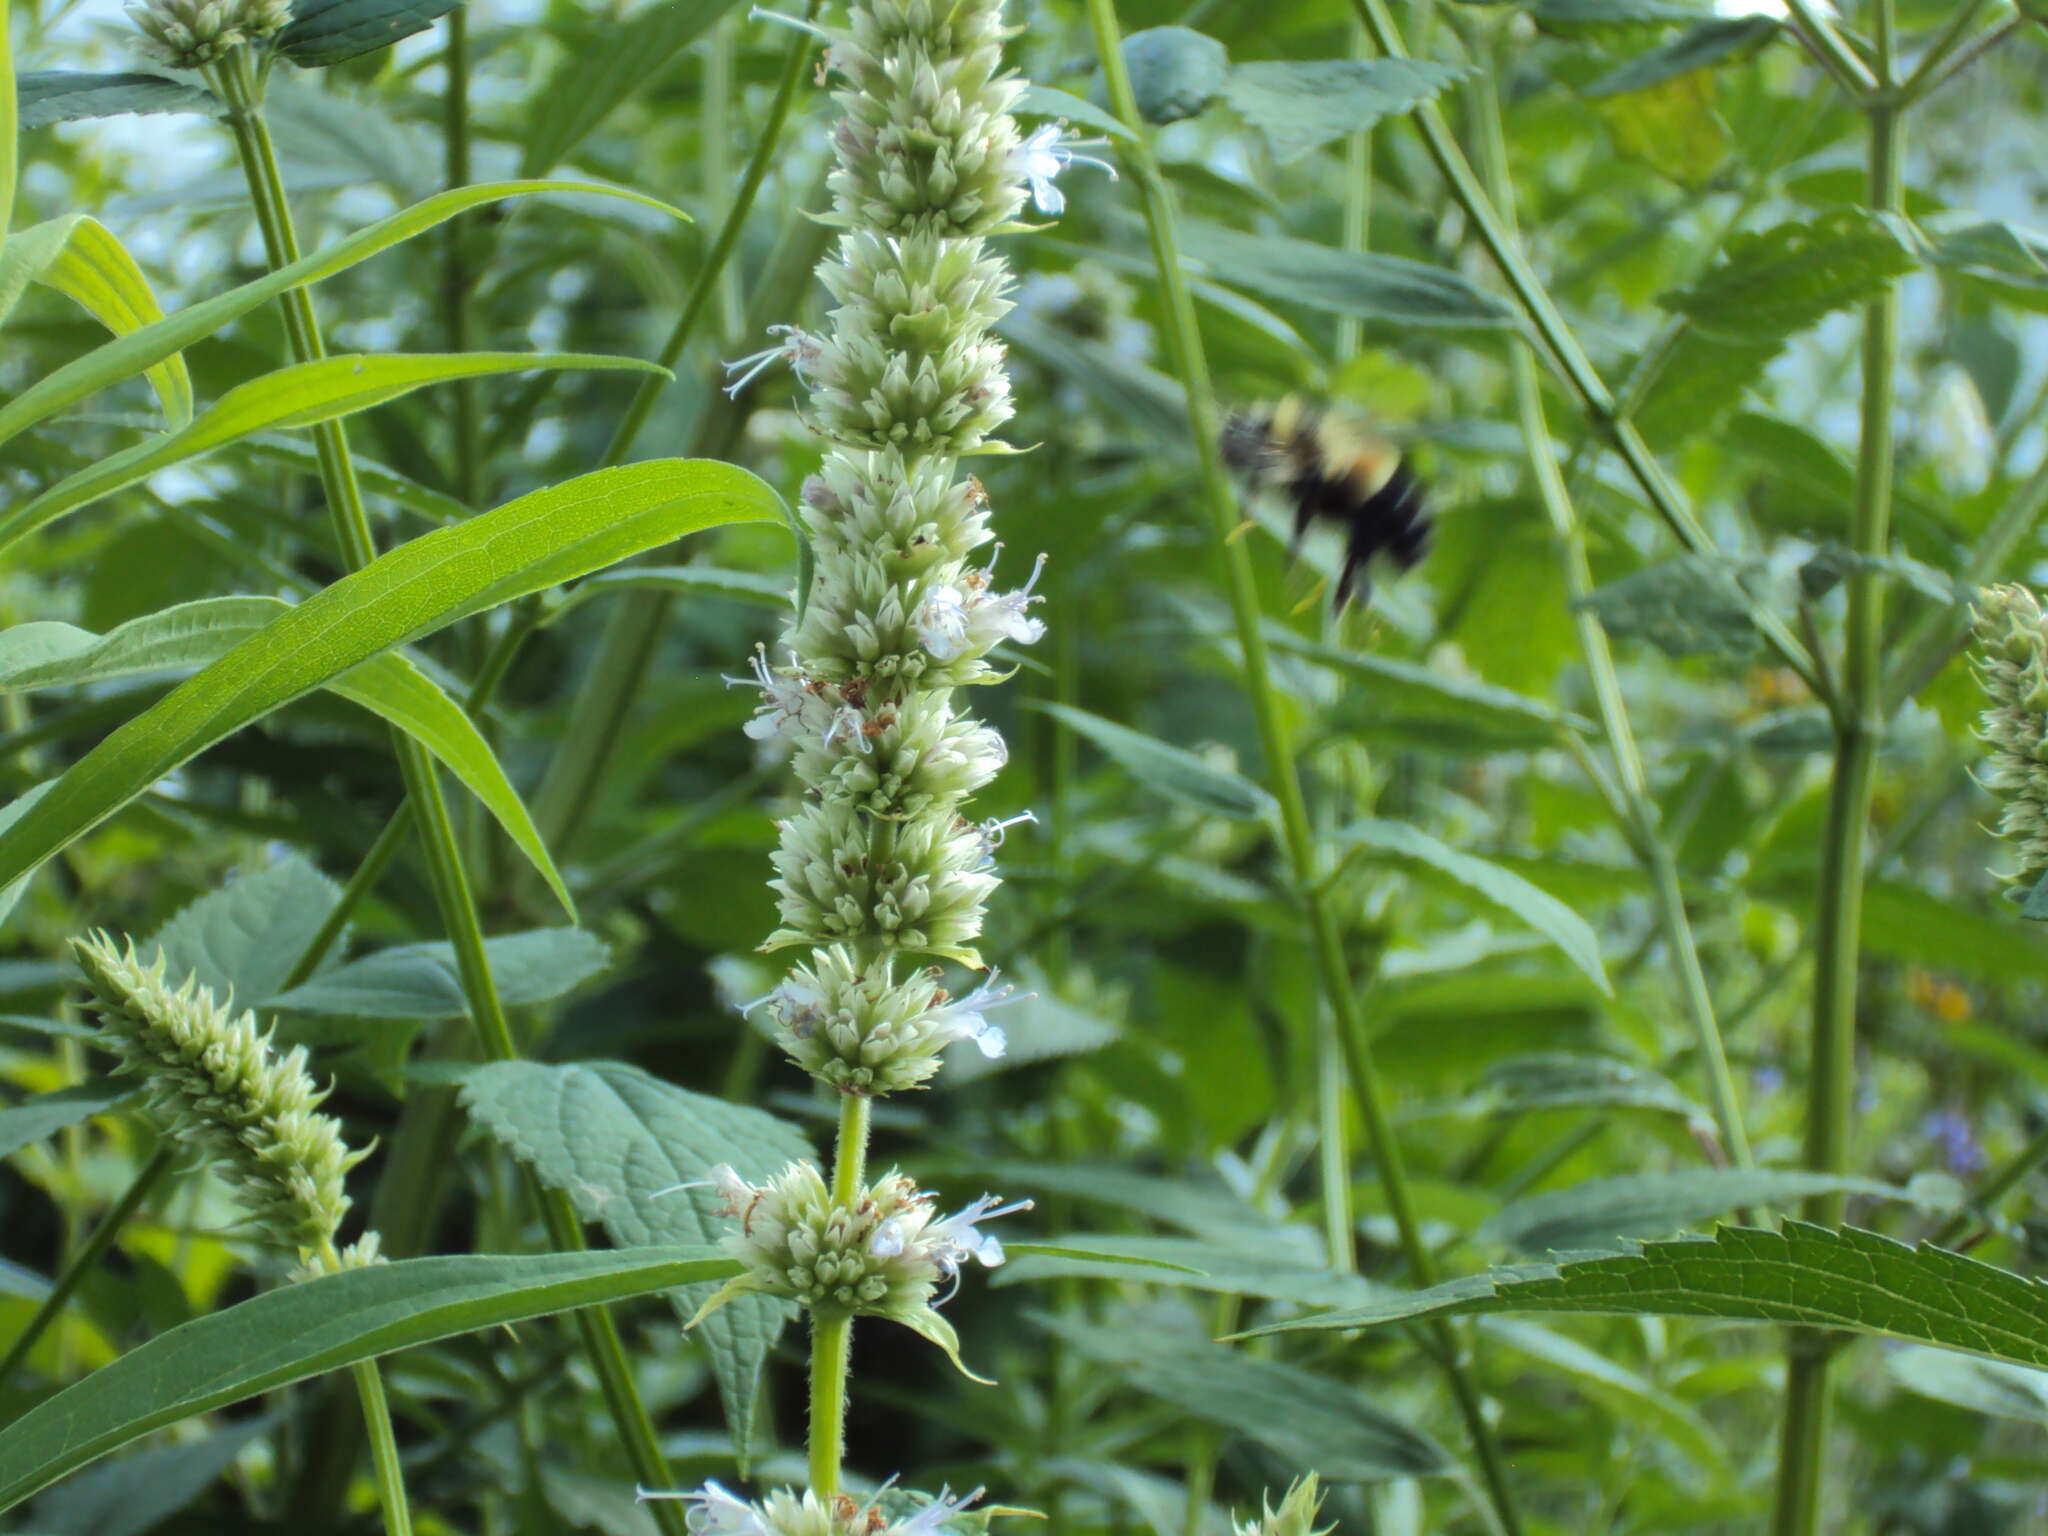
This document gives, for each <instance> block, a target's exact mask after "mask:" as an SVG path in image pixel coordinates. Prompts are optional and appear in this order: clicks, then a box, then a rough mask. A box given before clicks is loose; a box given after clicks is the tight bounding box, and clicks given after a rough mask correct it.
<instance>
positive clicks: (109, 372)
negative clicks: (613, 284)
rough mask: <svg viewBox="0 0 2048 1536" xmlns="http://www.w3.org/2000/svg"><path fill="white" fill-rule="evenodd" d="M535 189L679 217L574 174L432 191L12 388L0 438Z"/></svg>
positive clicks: (0, 419) (0, 416)
mask: <svg viewBox="0 0 2048 1536" xmlns="http://www.w3.org/2000/svg"><path fill="white" fill-rule="evenodd" d="M539 192H578V193H588V194H592V195H596V196H604V197H623V198H625V199H627V200H628V201H630V202H636V203H644V204H646V205H647V206H648V207H650V208H658V209H660V210H661V211H662V212H664V213H667V214H670V215H673V216H674V217H676V218H681V217H682V214H681V213H680V212H679V211H678V210H676V209H674V208H671V207H669V206H668V204H666V203H662V202H658V201H656V200H655V199H654V198H651V197H647V196H645V195H643V194H641V193H638V192H633V191H629V190H627V189H625V188H623V187H605V186H591V185H587V184H583V183H579V182H573V181H500V182H486V183H483V184H480V185H477V186H471V187H455V188H452V189H451V190H449V191H447V192H441V193H437V194H436V195H435V196H433V197H430V198H427V199H426V200H425V201H423V202H419V203H415V204H413V206H412V207H410V208H402V209H400V210H399V211H398V212H397V213H394V214H392V215H391V216H390V217H389V218H385V219H380V220H378V221H377V222H376V223H375V224H372V225H369V226H368V227H367V228H364V229H359V230H357V231H356V232H355V233H354V234H352V235H349V236H347V237H346V238H344V239H341V240H337V241H336V242H335V243H334V244H333V245H330V246H328V247H327V248H326V249H325V250H320V251H315V252H314V253H313V254H312V255H310V256H306V257H302V258H301V259H300V260H298V261H295V262H292V263H290V264H289V265H287V266H283V267H279V268H278V269H277V270H276V271H274V272H269V273H266V274H265V275H264V276H262V277H259V278H256V279H254V280H253V281H251V282H247V283H244V284H242V285H241V286H240V287H239V288H231V289H229V290H228V291H227V292H226V293H222V294H216V295H215V296H214V297H213V298H210V299H206V300H202V301H201V302H200V303H197V304H191V305H187V306H186V307H185V308H184V309H180V310H176V311H174V312H173V313H171V314H168V315H166V316H165V317H164V318H163V319H161V320H158V321H156V322H154V323H153V324H150V325H145V326H143V327H142V328H141V329H139V330H136V331H134V332H131V333H130V334H128V335H126V336H122V337H118V338H116V339H115V340H113V341H110V342H108V343H107V344H106V345H104V346H100V347H95V348H94V349H93V350H92V351H90V352H88V353H86V354H85V356H83V357H79V358H74V359H72V361H70V362H68V363H66V364H65V365H64V366H63V367H61V368H59V369H57V370H56V371H55V372H54V373H51V374H48V375H46V376H44V377H43V378H41V379H39V380H37V381H36V383H34V384H32V385H30V386H29V387H28V388H27V389H25V390H23V391H22V392H21V393H20V394H18V395H16V396H15V397H14V398H13V399H12V400H10V401H8V402H7V403H6V404H5V405H0V443H4V442H6V441H7V440H8V439H10V438H12V437H15V436H16V435H18V434H20V433H22V432H25V431H27V430H28V429H29V428H30V427H32V426H34V425H36V423H38V422H40V421H45V420H47V419H48V418H49V417H51V416H53V415H55V414H56V413H57V412H58V411H61V410H63V409H64V408H65V407H66V406H69V405H74V404H76V403H77V402H78V401H80V400H83V399H84V398H85V397H86V396H87V395H90V394H92V393H94V392H95V391H97V390H101V389H104V388H106V387H107V386H108V385H110V384H117V383H119V382H120V381H121V380H123V379H125V378H129V377H131V376H133V375H135V374H138V373H141V372H143V371H144V370H145V369H147V368H149V367H151V366H153V365H154V364H156V363H159V362H162V361H163V360H164V359H165V358H167V357H169V356H171V355H172V354H173V353H175V352H178V351H181V350H182V349H183V348H185V347H188V346H190V345H191V344H192V343H193V342H195V341H198V340H200V339H201V338H203V337H207V336H211V335H212V334H213V333H214V332H215V331H217V330H219V329H220V328H221V327H222V326H224V325H226V324H227V323H228V322H229V321H231V320H234V319H237V318H239V317H240V316H242V315H245V314H247V313H248V312H249V311H250V310H252V309H255V308H256V307H257V306H259V305H261V304H265V303H268V302H269V301H270V300H271V299H274V298H276V297H277V296H278V295H279V294H281V293H283V292H285V291H286V290H287V289H290V288H299V287H303V286H305V285H306V284H308V283H315V282H318V281H320V280H321V279H322V278H325V277H331V276H333V275H334V274H335V273H337V272H342V271H346V270H347V269H348V268H350V267H352V266H354V265H355V264H356V263H357V262H360V261H364V260H366V259H368V258H369V257H371V256H375V255H376V254H377V253H378V252H380V251H385V250H389V249H390V248H391V247H392V246H394V245H399V244H402V243H403V242H405V241H407V240H410V239H411V238H412V237H413V236H414V235H417V234H420V233H422V232H423V231H425V230H429V229H432V228H433V227H434V226H435V225H437V224H440V223H443V222H444V221H446V220H448V219H452V218H453V217H455V215H456V214H458V213H461V212H463V211H464V210H466V209H469V208H474V207H477V206H478V205H479V204H482V203H491V202H497V201H499V200H501V199H503V198H508V197H526V196H530V195H532V194H535V193H539Z"/></svg>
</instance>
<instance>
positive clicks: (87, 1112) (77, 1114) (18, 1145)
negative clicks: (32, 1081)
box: [0, 1078, 136, 1157]
mask: <svg viewBox="0 0 2048 1536" xmlns="http://www.w3.org/2000/svg"><path fill="white" fill-rule="evenodd" d="M135 1094H136V1086H135V1084H134V1083H133V1082H117V1081H115V1080H113V1079H112V1078H98V1079H94V1080H92V1081H88V1082H83V1083H74V1084H73V1085H72V1086H71V1087H69V1088H55V1089H52V1090H51V1091H50V1092H48V1093H39V1094H36V1095H34V1096H33V1097H31V1098H27V1099H24V1100H22V1101H21V1103H19V1104H16V1105H13V1106H11V1107H10V1108H7V1109H0V1157H8V1156H11V1155H12V1154H13V1153H16V1152H19V1151H20V1150H21V1149H22V1148H23V1147H26V1146H29V1145H31V1144H33V1143H35V1142H38V1141H41V1140H43V1139H44V1138H45V1137H48V1136H54V1135H56V1134H57V1133H58V1132H59V1131H61V1130H63V1129H65V1128H66V1127H67V1126H73V1125H78V1124H80V1123H82V1122H84V1121H87V1120H90V1119H91V1118H92V1117H93V1116H94V1115H103V1114H105V1113H106V1112H107V1111H108V1110H110V1109H114V1108H117V1107H119V1106H120V1105H121V1104H124V1103H126V1102H127V1101H128V1100H129V1099H132V1098H134V1097H135Z"/></svg>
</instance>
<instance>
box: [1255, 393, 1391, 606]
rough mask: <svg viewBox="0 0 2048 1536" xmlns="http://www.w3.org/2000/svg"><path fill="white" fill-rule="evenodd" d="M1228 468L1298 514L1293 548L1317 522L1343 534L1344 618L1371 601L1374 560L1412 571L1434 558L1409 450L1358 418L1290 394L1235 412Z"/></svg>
mask: <svg viewBox="0 0 2048 1536" xmlns="http://www.w3.org/2000/svg"><path fill="white" fill-rule="evenodd" d="M1222 449H1223V461H1224V462H1225V463H1226V464H1228V465H1229V466H1230V467H1231V468H1232V469H1234V470H1236V471H1237V473H1238V474H1240V475H1242V476H1243V477H1244V480H1245V482H1246V484H1247V485H1249V486H1250V487H1251V488H1252V489H1253V490H1255V491H1267V492H1270V493H1273V494H1275V495H1278V496H1280V497H1282V498H1283V499H1284V500H1286V501H1287V502H1288V503H1289V504H1291V505H1292V506H1293V508H1294V548H1295V549H1296V550H1297V551H1298V550H1299V549H1300V548H1301V541H1302V538H1303V536H1304V535H1306V534H1307V532H1308V530H1309V526H1310V525H1311V524H1312V523H1315V522H1317V521H1319V520H1320V521H1324V522H1328V523H1332V524H1337V525H1341V526H1342V527H1343V528H1344V530H1345V543H1344V568H1343V570H1342V571H1341V572H1340V573H1339V574H1338V576H1337V592H1336V601H1337V611H1338V612H1340V613H1341V612H1343V610H1344V605H1345V604H1346V603H1348V602H1350V601H1351V599H1352V597H1353V596H1354V595H1355V596H1356V597H1357V598H1358V600H1359V601H1360V602H1361V603H1363V602H1368V601H1370V600H1371V597H1372V575H1371V572H1370V570H1369V569H1368V567H1369V563H1370V562H1371V560H1372V558H1373V556H1375V555H1378V554H1385V555H1386V556H1387V557H1388V558H1389V559H1390V560H1392V561H1393V562H1394V564H1395V565H1396V566H1398V567H1399V568H1400V569H1402V570H1404V571H1406V570H1412V569H1413V568H1414V567H1415V565H1416V563H1417V562H1419V561H1420V560H1421V559H1422V557H1423V556H1424V555H1425V554H1427V553H1428V552H1429V535H1430V517H1429V508H1428V506H1427V505H1426V503H1425V502H1424V500H1423V496H1422V487H1421V485H1420V484H1419V483H1418V482H1417V480H1416V478H1415V475H1414V472H1413V471H1412V470H1411V469H1410V468H1409V466H1408V463H1407V461H1406V460H1405V459H1404V458H1403V457H1402V454H1401V450H1400V449H1399V448H1398V447H1396V446H1395V445H1394V444H1392V443H1390V442H1388V441H1387V440H1386V439H1385V438H1382V437H1379V436H1377V435H1375V434H1374V433H1373V432H1371V431H1370V430H1369V429H1367V428H1366V427H1364V426H1363V425H1362V424H1361V423H1359V422H1358V421H1356V420H1354V419H1352V418H1350V417H1348V416H1345V415H1343V414H1341V413H1337V412H1332V411H1329V410H1326V409H1325V408H1323V407H1322V406H1319V405H1316V404H1314V403H1313V402H1311V401H1307V400H1304V399H1302V398H1301V397H1300V396H1298V395H1289V396H1287V397H1286V398H1284V399H1281V400H1277V401H1269V402H1267V403H1265V404H1262V405H1253V406H1247V407H1245V408H1244V409H1243V410H1239V411H1234V412H1232V413H1231V415H1230V418H1229V420H1227V421H1226V422H1225V423H1224V424H1223V435H1222Z"/></svg>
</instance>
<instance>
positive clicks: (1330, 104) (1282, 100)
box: [1223, 59, 1471, 164]
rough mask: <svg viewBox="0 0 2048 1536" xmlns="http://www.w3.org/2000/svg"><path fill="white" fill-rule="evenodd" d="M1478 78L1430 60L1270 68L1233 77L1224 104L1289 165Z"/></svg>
mask: <svg viewBox="0 0 2048 1536" xmlns="http://www.w3.org/2000/svg"><path fill="white" fill-rule="evenodd" d="M1470 73H1471V71H1470V70H1469V69H1466V68H1464V67H1463V66H1460V65H1453V64H1436V63H1431V62H1429V61H1428V60H1424V59H1316V60H1311V61H1309V62H1306V63H1295V62H1291V61H1281V60H1266V61H1262V62H1259V63H1256V64H1239V65H1237V66H1236V67H1235V68H1233V69H1232V70H1231V71H1230V82H1229V84H1228V85H1227V86H1225V87H1224V92H1223V97H1224V100H1225V101H1227V102H1229V103H1230V105H1231V106H1232V107H1233V108H1234V109H1235V110H1236V111H1237V113H1238V115H1239V116H1240V117H1242V118H1243V119H1244V120H1245V121H1246V122H1248V123H1250V124H1251V125H1252V126H1253V127H1255V128H1257V129H1258V130H1259V131H1260V132H1261V133H1263V134H1265V136H1266V142H1267V143H1268V144H1270V145H1272V147H1273V158H1274V159H1276V160H1279V161H1281V162H1282V163H1283V164H1284V163H1285V162H1287V161H1289V160H1297V159H1299V158H1300V157H1301V156H1303V155H1305V154H1308V153H1309V152H1310V151H1311V150H1315V149H1320V148H1321V147H1322V146H1323V145H1325V144H1327V143H1329V142H1330V141H1331V140H1333V139H1341V138H1343V137H1344V136H1345V135H1346V134H1350V133H1359V132H1362V131H1363V130H1365V129H1367V128H1370V127H1371V126H1372V125H1373V124H1374V123H1377V122H1378V121H1379V120H1380V119H1381V118H1383V117H1398V116H1400V115H1401V114H1402V113H1404V112H1412V111H1414V110H1415V109H1416V108H1417V107H1419V106H1421V105H1422V103H1424V102H1425V101H1428V100H1430V99H1431V98H1432V97H1434V96H1435V95H1436V94H1437V93H1438V92H1439V91H1441V90H1443V89H1444V88H1445V87H1446V86H1450V85H1454V84H1456V83H1457V82H1458V81H1460V80H1462V79H1464V78H1465V77H1466V76H1467V75H1469V74H1470Z"/></svg>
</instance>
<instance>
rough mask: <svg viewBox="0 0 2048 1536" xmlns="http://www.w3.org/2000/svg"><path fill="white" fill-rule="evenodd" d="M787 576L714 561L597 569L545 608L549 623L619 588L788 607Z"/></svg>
mask: <svg viewBox="0 0 2048 1536" xmlns="http://www.w3.org/2000/svg"><path fill="white" fill-rule="evenodd" d="M789 587H790V583H789V577H788V576H787V575H786V574H785V575H777V576H770V575H767V574H765V573H763V572H760V571H728V570H722V569H720V568H719V567H717V566H715V565H631V566H627V567H625V568H624V569H623V570H617V571H601V572H599V573H598V574H597V575H595V576H593V577H591V578H590V579H589V580H588V581H581V582H578V583H577V584H576V586H575V587H574V588H572V589H571V590H570V591H569V592H568V593H566V594H565V595H564V597H563V599H562V601H561V602H559V603H557V604H556V605H555V606H554V607H553V608H552V609H550V610H549V612H548V616H547V622H548V623H550V624H552V623H554V622H555V621H556V620H557V619H559V618H561V617H562V615H564V614H566V613H571V612H574V611H575V610H576V609H578V608H580V607H582V606H583V604H585V603H587V602H589V601H590V600H591V599H592V598H598V597H604V596H606V595H607V594H609V593H613V592H621V591H647V592H667V593H672V594H674V595H676V596H685V595H688V596H712V597H732V598H737V599H739V600H740V601H741V602H743V603H757V604H761V605H764V606H768V607H774V608H781V609H787V608H788V607H789Z"/></svg>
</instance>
